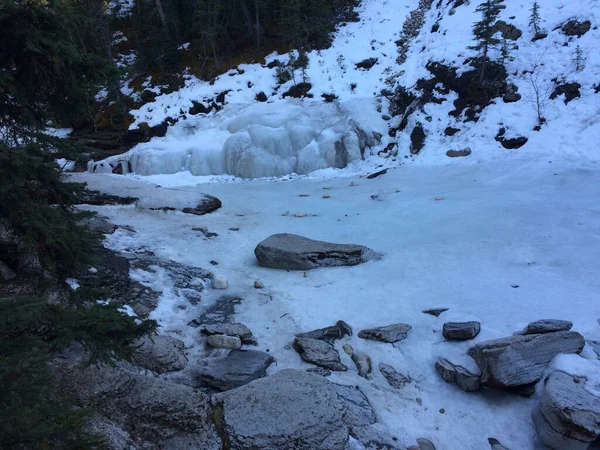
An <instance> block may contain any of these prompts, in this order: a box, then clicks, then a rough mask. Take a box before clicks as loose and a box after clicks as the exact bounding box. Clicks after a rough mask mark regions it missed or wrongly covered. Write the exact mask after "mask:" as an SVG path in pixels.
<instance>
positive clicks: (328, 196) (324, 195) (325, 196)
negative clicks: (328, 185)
mask: <svg viewBox="0 0 600 450" xmlns="http://www.w3.org/2000/svg"><path fill="white" fill-rule="evenodd" d="M322 198H331V195H329V194H323V195H322Z"/></svg>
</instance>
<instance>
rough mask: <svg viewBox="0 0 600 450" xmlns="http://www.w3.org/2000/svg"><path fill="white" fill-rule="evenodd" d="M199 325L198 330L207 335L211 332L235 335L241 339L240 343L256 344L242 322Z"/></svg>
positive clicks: (250, 332)
mask: <svg viewBox="0 0 600 450" xmlns="http://www.w3.org/2000/svg"><path fill="white" fill-rule="evenodd" d="M201 327H202V328H201V329H200V332H201V333H203V334H207V335H209V336H210V335H213V334H225V335H227V336H237V337H239V338H240V340H241V341H242V344H250V345H253V344H254V345H255V344H256V340H255V339H254V336H253V335H252V331H250V329H249V328H248V327H247V326H246V325H244V324H242V323H216V324H206V325H201Z"/></svg>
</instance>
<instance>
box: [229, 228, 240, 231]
mask: <svg viewBox="0 0 600 450" xmlns="http://www.w3.org/2000/svg"><path fill="white" fill-rule="evenodd" d="M229 231H240V229H239V228H238V227H233V228H230V229H229Z"/></svg>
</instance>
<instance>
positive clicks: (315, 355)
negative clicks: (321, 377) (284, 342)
mask: <svg viewBox="0 0 600 450" xmlns="http://www.w3.org/2000/svg"><path fill="white" fill-rule="evenodd" d="M294 349H295V350H296V351H297V352H298V354H300V357H301V358H302V359H303V360H304V361H306V362H309V363H313V364H316V365H317V366H321V367H324V368H326V369H330V370H337V371H341V372H345V371H347V370H348V368H347V367H346V366H345V365H343V364H342V362H341V361H340V354H339V353H338V351H337V350H336V349H335V348H333V345H331V344H328V343H327V342H324V341H320V340H318V339H312V338H308V337H297V338H296V339H294Z"/></svg>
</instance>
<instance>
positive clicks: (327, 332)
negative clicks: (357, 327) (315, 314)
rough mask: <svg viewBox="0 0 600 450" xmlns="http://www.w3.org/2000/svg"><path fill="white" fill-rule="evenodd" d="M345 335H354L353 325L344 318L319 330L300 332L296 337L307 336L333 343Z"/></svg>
mask: <svg viewBox="0 0 600 450" xmlns="http://www.w3.org/2000/svg"><path fill="white" fill-rule="evenodd" d="M344 336H352V327H350V325H348V324H347V323H346V322H344V321H343V320H338V321H337V322H336V323H335V325H332V326H330V327H325V328H319V329H317V330H313V331H308V332H306V333H299V334H297V335H296V337H307V338H311V339H319V340H321V341H327V342H329V343H332V342H333V341H334V340H336V339H342V338H343V337H344Z"/></svg>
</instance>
